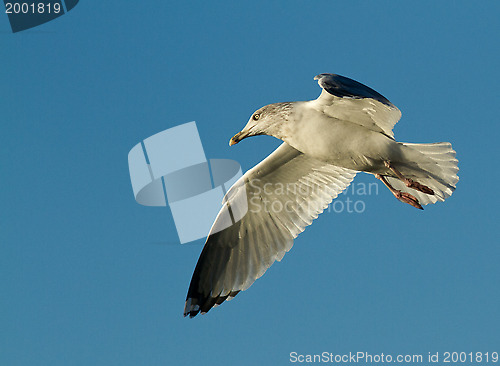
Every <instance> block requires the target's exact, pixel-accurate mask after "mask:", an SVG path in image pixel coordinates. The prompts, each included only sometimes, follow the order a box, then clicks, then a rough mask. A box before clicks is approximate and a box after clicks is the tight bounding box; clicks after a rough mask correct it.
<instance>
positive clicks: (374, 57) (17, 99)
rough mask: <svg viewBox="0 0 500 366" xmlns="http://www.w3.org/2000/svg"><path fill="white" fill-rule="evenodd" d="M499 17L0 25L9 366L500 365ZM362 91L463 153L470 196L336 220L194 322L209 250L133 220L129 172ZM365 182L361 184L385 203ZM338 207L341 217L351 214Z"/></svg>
mask: <svg viewBox="0 0 500 366" xmlns="http://www.w3.org/2000/svg"><path fill="white" fill-rule="evenodd" d="M499 12H500V4H498V3H496V2H493V1H491V2H486V1H485V2H472V1H457V2H448V1H443V2H435V1H419V2H406V1H405V2H396V1H392V2H389V1H382V2H375V1H358V2H349V3H348V2H343V3H340V2H336V1H316V2H305V1H289V2H277V1H262V2H260V1H255V2H244V3H242V4H240V3H238V4H237V3H235V2H229V1H221V2H217V4H210V3H207V2H163V1H150V2H143V3H137V2H132V1H116V0H115V1H107V2H98V4H97V3H95V2H84V1H81V2H80V3H79V4H78V5H77V6H76V7H75V8H74V9H73V10H72V11H71V12H69V13H68V14H66V15H64V16H62V17H60V18H58V19H56V20H54V21H52V22H49V23H46V24H44V25H42V26H39V27H37V28H33V29H31V30H27V31H23V32H20V33H16V34H12V33H11V31H10V26H9V23H8V19H7V16H6V15H4V16H2V17H0V41H1V44H2V48H3V52H2V61H1V62H2V63H1V66H2V67H1V68H0V81H1V88H0V105H1V106H2V122H1V123H0V135H1V136H2V143H1V145H0V173H1V177H2V179H0V188H1V195H2V209H1V210H0V243H1V245H0V270H1V273H2V275H1V276H0V293H1V294H2V295H1V298H0V329H1V332H0V364H2V365H51V366H54V365H89V364H93V365H122V366H123V365H138V364H143V365H175V364H177V365H180V364H199V363H203V364H206V365H212V364H214V365H215V364H220V363H221V362H224V363H229V364H233V363H234V364H239V365H256V364H260V365H282V364H288V363H289V354H290V352H298V353H303V354H307V353H309V354H310V353H320V352H323V351H327V352H333V353H348V352H350V351H351V352H357V351H366V352H372V353H381V352H384V353H386V354H387V353H392V354H398V353H399V354H404V353H421V354H427V352H438V351H439V352H441V353H443V352H445V351H458V352H460V351H464V352H476V351H482V352H493V351H500V349H499V348H498V347H499V344H500V342H499V341H500V317H499V316H498V309H499V308H500V294H499V292H498V284H499V283H500V267H499V265H498V264H499V259H500V247H499V241H498V235H499V230H498V208H497V207H498V204H499V199H498V194H497V192H496V191H497V189H496V187H495V185H496V183H497V182H498V178H499V174H498V171H497V168H496V163H495V162H496V157H497V155H498V137H499V131H500V128H499V127H498V126H499V123H498V119H499V117H498V113H497V106H498V105H500V97H499V93H498V86H497V84H498V80H499V79H500V71H499V68H498V65H499V64H500V47H499V46H500V44H499V40H498V35H499V34H500V22H499V20H498V14H499ZM323 72H331V73H338V74H341V75H345V76H348V77H351V78H354V79H356V80H358V81H361V82H363V83H365V84H367V85H369V86H370V87H372V88H374V89H376V90H377V91H378V92H380V93H381V94H383V95H384V96H385V97H387V98H388V99H389V100H390V101H391V102H393V103H394V104H395V105H397V106H398V107H399V108H400V109H401V111H402V112H403V117H402V119H401V121H400V122H399V123H398V124H397V125H396V127H395V134H396V138H397V139H398V140H399V141H405V142H437V141H450V142H452V144H453V147H454V148H455V150H456V151H457V157H458V159H459V161H460V163H459V167H460V172H459V176H460V182H459V183H458V186H457V190H456V192H455V193H454V195H453V196H452V197H451V198H450V199H449V200H447V201H446V202H445V203H441V204H436V205H434V206H433V207H429V206H427V207H426V208H425V210H424V211H423V212H421V211H419V210H416V209H413V208H412V207H410V206H408V205H404V204H402V203H400V202H398V201H397V200H395V199H394V198H393V197H392V195H391V194H390V192H389V191H388V190H387V189H385V188H384V187H379V190H378V194H372V195H366V196H359V195H358V196H354V197H353V199H355V200H356V199H360V200H363V202H364V203H365V205H366V209H365V211H364V212H363V213H358V214H357V213H350V214H349V213H347V212H343V213H338V214H336V213H325V214H323V215H321V216H320V217H319V218H318V220H316V221H315V222H314V224H313V225H312V226H311V227H309V228H308V229H307V230H306V231H305V232H304V233H303V234H301V235H300V236H299V237H298V239H297V240H296V241H295V245H294V247H293V249H292V250H291V251H290V252H289V253H288V254H287V255H286V256H285V258H284V259H283V261H282V262H281V263H276V264H274V265H273V266H272V267H271V268H270V269H269V270H268V272H267V273H266V274H265V275H264V277H263V278H261V279H259V280H258V281H256V283H255V284H254V285H253V286H252V287H251V288H250V289H249V290H247V291H246V292H243V293H241V294H240V295H238V297H237V298H236V299H235V300H234V301H232V302H229V303H225V304H223V305H222V306H221V307H219V308H217V309H214V310H212V311H211V312H210V313H208V314H207V315H205V316H201V317H200V316H199V317H197V318H195V319H192V320H190V319H185V318H183V317H182V310H183V306H184V300H185V296H186V292H187V288H188V285H189V281H190V279H191V275H192V272H193V269H194V266H195V264H196V261H197V259H198V255H199V253H200V251H201V249H202V245H203V241H202V240H199V241H197V242H194V243H192V244H187V245H180V244H179V240H178V237H177V234H176V231H175V226H174V224H173V219H172V215H171V213H170V212H169V210H168V209H165V208H151V207H143V206H140V205H138V204H137V203H136V202H135V201H134V197H133V194H132V188H131V185H130V179H129V172H128V166H127V154H128V151H129V150H130V149H131V148H132V147H133V146H134V145H135V144H136V143H138V142H139V141H141V140H143V139H144V138H146V137H148V136H151V135H153V134H155V133H157V132H160V131H162V130H165V129H167V128H169V127H173V126H176V125H179V124H181V123H185V122H189V121H193V120H194V121H196V122H197V124H198V129H199V132H200V136H201V139H202V142H203V146H204V149H205V152H206V155H207V156H208V157H209V158H224V159H234V160H236V161H238V162H240V164H241V165H242V167H243V169H244V170H247V169H249V168H251V167H252V166H253V165H255V164H256V163H257V162H258V161H260V160H262V158H263V157H265V156H267V155H268V154H269V153H270V152H271V151H272V150H273V149H274V148H275V147H276V146H278V141H276V140H274V139H273V138H271V137H258V138H253V139H249V140H245V141H244V142H242V143H241V144H238V145H237V146H233V147H231V148H230V147H229V146H228V140H229V138H230V137H231V136H232V135H233V134H234V133H236V132H238V131H239V130H240V129H241V128H242V127H243V126H244V124H245V123H246V121H247V120H248V118H249V116H250V114H251V113H252V112H253V111H254V110H255V109H257V108H259V107H261V106H262V105H265V104H269V103H273V102H280V101H292V100H308V99H314V98H316V97H317V96H318V95H319V92H320V89H319V87H318V86H317V84H316V82H315V81H314V80H313V77H314V76H315V75H316V74H319V73H323ZM372 181H374V179H373V177H371V176H368V175H359V176H358V177H357V178H356V182H357V183H363V182H366V183H367V182H372ZM341 199H345V197H344V198H341Z"/></svg>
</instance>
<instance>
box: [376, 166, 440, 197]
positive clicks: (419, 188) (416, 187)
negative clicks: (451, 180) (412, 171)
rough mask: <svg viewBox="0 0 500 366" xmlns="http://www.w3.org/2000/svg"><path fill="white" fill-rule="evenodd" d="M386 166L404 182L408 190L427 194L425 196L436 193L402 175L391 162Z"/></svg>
mask: <svg viewBox="0 0 500 366" xmlns="http://www.w3.org/2000/svg"><path fill="white" fill-rule="evenodd" d="M384 165H385V167H386V168H387V169H389V170H390V171H391V172H393V173H394V174H395V175H396V176H397V177H398V178H399V179H400V180H402V181H403V182H404V183H405V185H406V186H407V187H408V188H413V189H414V190H416V191H420V192H422V193H425V194H431V195H433V194H434V191H433V190H432V189H431V188H429V187H427V186H425V185H423V184H420V183H418V182H415V181H414V180H413V179H410V178H406V177H405V176H404V175H403V174H401V172H400V171H399V170H397V169H396V168H395V167H394V166H393V165H392V164H391V162H390V161H385V162H384Z"/></svg>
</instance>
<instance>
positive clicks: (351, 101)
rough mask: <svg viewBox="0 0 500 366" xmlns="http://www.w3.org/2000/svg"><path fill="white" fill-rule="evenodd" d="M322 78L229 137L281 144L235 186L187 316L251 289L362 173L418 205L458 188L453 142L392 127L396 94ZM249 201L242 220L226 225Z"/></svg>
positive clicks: (196, 276) (210, 240) (194, 283)
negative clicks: (314, 88)
mask: <svg viewBox="0 0 500 366" xmlns="http://www.w3.org/2000/svg"><path fill="white" fill-rule="evenodd" d="M314 79H315V80H317V81H318V84H319V85H320V87H321V88H322V89H323V90H322V91H321V95H320V96H319V97H318V98H317V99H315V100H310V101H300V102H285V103H274V104H269V105H266V106H264V107H262V108H260V109H258V110H257V111H255V112H254V113H253V114H252V116H251V117H250V120H249V121H248V123H247V124H246V126H245V127H244V128H243V129H242V130H241V131H240V132H238V133H237V134H236V135H234V136H233V137H232V138H231V140H230V142H229V145H234V144H237V143H238V142H240V141H241V140H243V139H245V138H247V137H251V136H258V135H268V136H273V137H276V138H278V139H280V140H282V141H283V143H282V144H281V145H280V146H279V147H278V148H277V149H276V150H275V151H274V152H273V153H271V154H270V155H269V156H268V157H267V158H265V159H264V160H263V161H261V162H260V163H259V164H257V165H256V166H255V167H253V168H252V169H250V170H249V171H247V172H246V173H245V174H244V175H243V176H242V177H241V178H240V179H239V180H238V181H237V182H236V183H235V184H234V185H233V186H232V187H231V188H230V189H229V190H228V192H227V194H226V196H225V197H224V200H223V206H222V208H221V210H220V212H219V214H218V216H217V218H216V220H215V222H214V224H213V226H212V229H211V230H210V233H209V235H208V237H207V241H206V243H205V246H204V247H203V250H202V252H201V255H200V258H199V259H198V263H197V264H196V267H195V270H194V273H193V277H192V279H191V284H190V286H189V290H188V293H187V297H186V303H185V308H184V316H188V315H189V317H191V318H192V317H195V316H196V315H197V314H198V313H202V314H205V313H207V312H208V311H209V310H210V309H211V308H213V307H216V306H218V305H220V304H222V303H223V302H224V301H225V300H231V299H232V298H234V297H235V296H236V295H237V294H238V293H239V292H240V291H244V290H246V289H248V288H249V287H250V286H251V285H252V284H253V283H254V282H255V280H256V279H258V278H259V277H261V276H262V275H263V274H264V273H265V271H266V270H267V269H268V268H269V267H270V266H271V265H272V264H273V263H274V262H275V261H281V259H282V258H283V256H284V255H285V253H286V252H288V251H289V250H290V249H291V247H292V245H293V240H294V238H296V237H297V235H298V234H300V233H301V232H302V231H304V229H305V228H306V227H307V226H308V225H310V224H311V223H312V221H313V220H314V219H315V218H317V217H318V215H319V214H320V213H321V212H323V210H324V209H325V208H326V207H328V205H329V204H330V203H331V201H332V200H333V199H334V198H336V197H337V196H338V195H339V194H340V193H341V192H342V191H343V190H345V189H346V188H347V186H348V185H349V184H350V183H351V181H352V180H353V179H354V177H355V175H356V173H357V172H366V173H369V174H372V175H374V176H375V178H376V179H378V180H380V181H381V182H382V183H383V184H384V185H385V186H386V187H387V188H388V189H389V190H390V192H391V193H392V194H393V195H394V196H395V197H396V198H397V199H398V200H400V201H401V202H404V203H407V204H409V205H411V206H413V207H415V208H417V209H423V207H422V206H423V205H427V204H433V203H436V202H438V201H444V200H445V199H446V198H448V197H450V196H451V194H452V193H453V191H454V190H455V186H456V184H457V182H458V176H457V172H458V160H457V159H456V158H455V155H456V153H455V151H454V150H453V149H452V146H451V144H450V143H449V142H439V143H428V144H415V143H404V142H397V141H396V140H395V139H394V134H393V132H392V129H393V127H394V125H395V124H396V123H397V122H398V121H399V119H400V118H401V112H400V110H399V109H398V108H397V107H396V106H394V105H393V104H392V103H391V102H390V101H389V100H388V99H386V98H385V97H384V96H382V95H381V94H379V93H378V92H376V91H375V90H373V89H371V88H369V87H367V86H366V85H363V84H361V83H359V82H357V81H355V80H352V79H349V78H347V77H344V76H341V75H336V74H320V75H317V76H316V77H315V78H314ZM243 209H246V210H247V212H246V213H245V214H244V215H241V216H243V217H242V219H240V220H239V221H236V222H235V223H233V224H232V225H230V226H228V227H225V226H223V222H224V221H227V220H226V219H227V217H228V215H231V217H233V216H235V214H236V213H238V212H239V213H241V211H242V210H243ZM238 217H239V216H238ZM226 226H227V225H226Z"/></svg>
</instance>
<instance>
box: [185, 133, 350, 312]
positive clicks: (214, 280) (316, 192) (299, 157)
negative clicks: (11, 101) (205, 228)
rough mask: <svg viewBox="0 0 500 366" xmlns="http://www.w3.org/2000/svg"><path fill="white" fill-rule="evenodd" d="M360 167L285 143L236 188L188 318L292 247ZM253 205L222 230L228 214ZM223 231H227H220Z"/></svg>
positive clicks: (208, 248) (200, 270)
mask: <svg viewBox="0 0 500 366" xmlns="http://www.w3.org/2000/svg"><path fill="white" fill-rule="evenodd" d="M355 175H356V171H354V170H349V169H344V168H340V167H337V166H335V165H330V164H327V163H324V162H321V161H318V160H315V159H312V158H309V157H307V156H305V155H304V154H302V153H301V152H299V151H297V150H295V149H294V148H293V147H291V146H290V145H288V144H286V143H283V144H282V145H281V146H280V147H278V148H277V149H276V150H275V151H274V152H273V153H272V154H271V155H269V156H268V157H267V158H266V159H264V160H263V161H262V162H260V163H259V164H258V165H256V166H255V167H254V168H252V169H251V170H249V171H248V172H247V173H246V174H245V175H244V176H243V177H241V178H240V179H239V180H238V181H237V182H236V183H235V184H234V185H233V187H231V189H230V190H229V192H228V193H227V195H226V197H225V199H224V202H223V206H222V209H221V210H220V212H219V214H218V216H217V219H216V220H215V222H214V224H213V226H212V229H211V230H210V234H209V236H208V238H207V241H206V243H205V246H204V248H203V251H202V252H201V255H200V258H199V259H198V263H197V264H196V268H195V270H194V273H193V278H192V279H191V284H190V286H189V290H188V294H187V297H186V305H185V308H184V316H186V315H189V316H190V317H194V316H195V315H197V314H198V313H199V312H201V313H206V312H207V311H209V310H210V309H211V308H212V307H214V306H217V305H219V304H221V303H222V302H223V301H224V300H226V299H227V300H229V299H231V298H232V297H234V296H236V294H238V292H240V291H242V290H246V289H247V288H248V287H250V285H251V284H252V283H253V282H254V281H255V280H256V279H257V278H259V277H261V276H262V275H263V274H264V272H265V271H266V270H267V269H268V268H269V267H270V266H271V264H273V263H274V261H275V260H278V261H280V260H281V259H282V258H283V256H284V255H285V253H286V252H287V251H289V250H290V248H291V247H292V245H293V239H294V238H295V237H296V236H297V235H298V234H299V233H301V232H302V231H303V230H304V229H305V227H306V226H308V225H310V224H311V222H312V221H313V220H314V219H315V218H316V217H318V215H319V214H320V213H321V212H323V210H324V209H325V208H326V207H327V206H328V204H329V203H330V202H331V201H332V199H334V198H335V197H337V195H338V194H339V193H340V192H342V191H343V190H344V189H345V188H346V187H347V186H348V185H349V184H350V182H351V181H352V180H353V178H354V176H355ZM241 207H245V208H247V209H248V211H247V212H246V214H245V215H244V216H243V218H242V219H241V220H240V221H237V222H236V223H234V224H233V225H231V226H229V227H227V228H225V229H222V228H223V227H224V222H227V217H228V215H237V214H238V211H241ZM221 229H222V230H221Z"/></svg>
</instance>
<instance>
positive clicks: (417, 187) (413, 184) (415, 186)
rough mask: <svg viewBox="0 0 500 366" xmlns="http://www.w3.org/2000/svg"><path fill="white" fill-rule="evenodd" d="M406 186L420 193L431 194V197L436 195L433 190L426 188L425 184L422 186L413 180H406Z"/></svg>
mask: <svg viewBox="0 0 500 366" xmlns="http://www.w3.org/2000/svg"><path fill="white" fill-rule="evenodd" d="M405 184H406V186H407V187H409V188H413V189H415V190H417V191H420V192H422V193H425V194H431V195H433V194H434V191H433V190H432V189H431V188H429V187H427V186H424V185H423V184H420V183H418V182H415V181H414V180H413V179H410V178H407V179H405Z"/></svg>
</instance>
